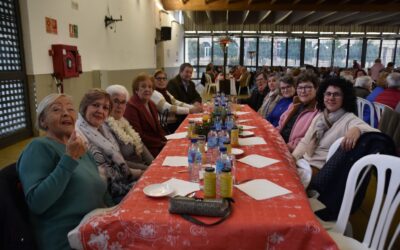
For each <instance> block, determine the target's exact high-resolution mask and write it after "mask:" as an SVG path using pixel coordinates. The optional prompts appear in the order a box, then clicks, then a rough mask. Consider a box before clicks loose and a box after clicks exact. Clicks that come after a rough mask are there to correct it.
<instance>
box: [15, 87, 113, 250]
mask: <svg viewBox="0 0 400 250" xmlns="http://www.w3.org/2000/svg"><path fill="white" fill-rule="evenodd" d="M76 117H77V113H76V111H75V109H74V106H73V104H72V100H71V98H70V97H69V96H67V95H63V94H50V95H48V96H46V97H45V98H44V99H43V100H42V101H41V102H40V103H39V105H38V108H37V126H38V128H40V129H42V130H44V131H45V136H44V137H40V138H35V139H34V140H33V141H32V142H31V143H30V144H29V145H28V146H27V147H26V148H25V149H24V151H23V152H22V154H21V156H20V158H19V160H18V163H17V170H18V174H19V178H20V180H21V182H22V187H23V189H24V193H25V198H26V201H27V204H28V206H29V209H30V212H31V219H32V223H33V227H34V229H35V233H36V240H37V244H38V247H39V249H49V250H53V249H70V247H69V244H68V238H67V234H68V232H69V231H70V230H72V229H73V228H75V227H76V226H77V225H78V224H79V222H80V221H81V219H82V218H83V217H84V216H85V214H87V213H89V212H90V211H92V210H93V209H96V208H101V207H106V206H107V205H113V203H112V200H111V197H110V196H109V194H108V192H107V185H106V182H105V181H104V180H103V179H102V178H101V177H100V175H99V172H98V169H97V167H96V163H95V162H94V160H93V158H92V156H91V155H90V154H88V152H87V151H86V146H85V144H84V141H83V140H82V138H81V137H79V136H78V135H77V133H76V132H75V121H76Z"/></svg>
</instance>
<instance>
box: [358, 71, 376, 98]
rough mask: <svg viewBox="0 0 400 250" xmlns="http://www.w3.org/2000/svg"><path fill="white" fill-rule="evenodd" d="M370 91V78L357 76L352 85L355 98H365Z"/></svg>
mask: <svg viewBox="0 0 400 250" xmlns="http://www.w3.org/2000/svg"><path fill="white" fill-rule="evenodd" d="M371 89H372V78H371V77H369V76H359V77H357V78H356V82H355V83H354V91H355V94H356V96H357V97H361V98H364V99H365V98H366V97H367V96H368V95H369V94H370V93H371Z"/></svg>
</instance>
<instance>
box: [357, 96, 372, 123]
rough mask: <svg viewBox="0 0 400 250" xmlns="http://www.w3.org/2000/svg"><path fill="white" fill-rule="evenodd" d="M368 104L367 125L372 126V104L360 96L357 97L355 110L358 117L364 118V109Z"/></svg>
mask: <svg viewBox="0 0 400 250" xmlns="http://www.w3.org/2000/svg"><path fill="white" fill-rule="evenodd" d="M366 106H368V107H369V110H370V112H369V125H371V126H372V127H373V126H374V122H375V108H374V105H373V104H372V103H371V102H370V101H368V100H366V99H364V98H361V97H357V111H358V117H359V118H360V119H361V120H363V119H364V109H365V107H366Z"/></svg>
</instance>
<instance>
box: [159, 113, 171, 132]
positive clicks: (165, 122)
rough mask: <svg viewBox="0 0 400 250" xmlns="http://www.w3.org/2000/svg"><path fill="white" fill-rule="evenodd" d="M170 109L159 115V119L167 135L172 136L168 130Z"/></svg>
mask: <svg viewBox="0 0 400 250" xmlns="http://www.w3.org/2000/svg"><path fill="white" fill-rule="evenodd" d="M168 114H169V111H168V109H166V110H164V111H163V112H162V113H158V119H159V120H160V125H161V127H162V128H163V129H164V131H165V133H167V134H170V133H171V132H170V131H169V129H168Z"/></svg>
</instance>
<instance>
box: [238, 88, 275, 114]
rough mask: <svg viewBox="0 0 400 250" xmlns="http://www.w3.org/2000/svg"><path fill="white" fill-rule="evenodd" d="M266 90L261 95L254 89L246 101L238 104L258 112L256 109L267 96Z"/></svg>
mask: <svg viewBox="0 0 400 250" xmlns="http://www.w3.org/2000/svg"><path fill="white" fill-rule="evenodd" d="M268 92H269V91H268V88H267V87H266V88H265V89H264V91H263V92H262V93H260V92H259V91H258V89H257V88H256V89H254V90H253V92H251V96H250V97H249V98H247V99H243V100H242V101H241V102H240V103H242V104H248V105H249V106H250V107H251V108H252V109H253V110H254V111H256V112H257V111H258V109H259V108H260V107H261V105H262V104H263V101H264V98H265V96H266V95H267V94H268Z"/></svg>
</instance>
